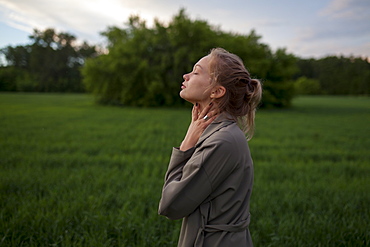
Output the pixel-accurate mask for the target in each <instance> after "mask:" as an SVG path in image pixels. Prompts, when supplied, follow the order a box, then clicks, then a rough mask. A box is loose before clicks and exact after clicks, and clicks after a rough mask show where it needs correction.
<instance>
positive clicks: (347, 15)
mask: <svg viewBox="0 0 370 247" xmlns="http://www.w3.org/2000/svg"><path fill="white" fill-rule="evenodd" d="M369 11H370V1H369V0H332V1H331V2H330V3H329V5H328V6H327V7H326V8H324V9H322V10H321V11H320V13H319V14H320V15H321V16H326V17H328V18H331V19H347V20H352V21H357V20H364V21H369V20H370V14H369Z"/></svg>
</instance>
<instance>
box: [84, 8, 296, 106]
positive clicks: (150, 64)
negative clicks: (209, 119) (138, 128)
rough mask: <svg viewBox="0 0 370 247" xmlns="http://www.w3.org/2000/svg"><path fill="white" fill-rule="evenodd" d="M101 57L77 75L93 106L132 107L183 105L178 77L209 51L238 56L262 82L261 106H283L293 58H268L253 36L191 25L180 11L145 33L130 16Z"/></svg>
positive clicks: (110, 33)
mask: <svg viewBox="0 0 370 247" xmlns="http://www.w3.org/2000/svg"><path fill="white" fill-rule="evenodd" d="M102 35H103V36H105V37H106V38H107V41H108V50H109V52H108V53H107V54H104V55H101V56H99V57H96V58H92V59H88V60H87V62H86V65H85V66H84V68H83V70H82V73H83V76H84V83H85V85H86V88H87V90H88V91H90V92H92V93H93V94H94V95H95V96H96V98H97V101H98V102H101V103H107V104H123V105H136V106H159V105H167V106H174V105H183V104H184V101H183V100H181V99H180V97H179V96H178V93H179V90H180V85H181V82H182V81H183V79H182V75H183V74H184V73H187V72H189V71H190V70H191V69H192V66H193V64H194V63H195V62H196V61H197V60H198V59H200V58H201V57H202V56H204V55H205V54H207V53H208V52H209V51H210V49H211V48H213V47H223V48H225V49H227V50H229V51H231V52H233V53H236V54H238V55H239V56H240V57H241V58H242V59H243V60H244V62H245V63H246V65H247V68H248V69H249V70H250V71H251V73H252V76H253V77H255V78H260V79H263V80H265V83H266V84H267V86H266V88H265V94H264V96H263V97H264V106H275V107H285V106H289V104H290V100H291V98H292V92H293V84H292V82H291V81H292V76H293V75H294V73H295V69H296V64H295V57H294V56H292V55H290V54H287V53H286V52H285V50H278V51H277V52H276V53H272V52H271V50H270V49H269V48H268V46H267V45H265V44H262V43H260V36H257V35H256V34H255V32H254V31H252V32H251V33H250V34H249V35H240V34H234V33H228V32H223V31H221V30H220V29H219V28H217V27H214V26H211V25H209V24H208V23H207V22H206V21H203V20H191V19H190V18H189V17H188V16H187V15H186V13H185V10H184V9H181V10H180V11H179V13H178V14H177V15H175V16H174V17H173V18H172V20H171V21H170V22H169V23H168V25H164V24H162V23H160V22H159V21H158V20H155V24H154V26H153V27H152V28H148V27H147V25H146V23H145V21H143V20H141V19H140V17H139V16H131V17H130V18H129V21H128V23H126V26H125V28H123V29H121V28H118V27H109V28H108V30H107V31H105V32H103V33H102Z"/></svg>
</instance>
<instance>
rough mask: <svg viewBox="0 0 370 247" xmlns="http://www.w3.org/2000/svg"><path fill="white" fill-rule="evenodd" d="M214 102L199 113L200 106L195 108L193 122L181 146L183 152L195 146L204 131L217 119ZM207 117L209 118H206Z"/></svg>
mask: <svg viewBox="0 0 370 247" xmlns="http://www.w3.org/2000/svg"><path fill="white" fill-rule="evenodd" d="M212 106H213V104H212V102H211V103H210V104H209V105H208V106H206V107H205V108H204V109H203V110H202V112H199V110H200V109H199V104H196V105H194V106H193V110H192V120H191V123H190V125H189V128H188V131H187V133H186V136H185V138H184V140H183V141H182V143H181V145H180V150H181V151H186V150H188V149H190V148H192V147H194V146H195V144H196V143H197V142H198V140H199V138H200V136H201V135H202V133H203V131H204V130H205V129H206V128H207V127H208V125H210V124H211V123H212V122H213V120H215V119H216V117H217V111H216V110H212ZM206 116H207V117H206Z"/></svg>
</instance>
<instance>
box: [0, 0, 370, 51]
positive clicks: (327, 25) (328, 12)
mask: <svg viewBox="0 0 370 247" xmlns="http://www.w3.org/2000/svg"><path fill="white" fill-rule="evenodd" d="M181 8H184V9H185V10H186V13H187V14H188V16H190V17H191V18H192V19H202V20H206V21H207V22H208V23H209V24H211V25H214V26H218V27H220V28H221V30H223V31H233V32H237V33H240V34H246V35H247V34H249V33H250V31H251V30H255V32H256V34H257V35H259V36H261V40H260V41H261V42H262V43H264V44H267V45H268V46H269V47H270V48H271V49H272V50H273V51H275V50H276V49H279V48H285V49H286V50H287V52H289V53H292V54H294V55H296V56H298V57H302V58H310V57H314V58H321V57H325V56H329V55H338V56H339V55H343V56H356V57H359V56H361V57H368V58H369V57H370V0H310V1H307V0H227V1H225V0H187V1H183V0H0V48H4V47H6V46H9V45H10V46H16V45H25V44H29V43H30V39H29V38H28V36H29V35H31V34H32V33H33V29H34V28H37V29H39V30H44V29H46V28H54V29H55V30H56V31H58V32H68V33H70V34H73V35H75V36H76V37H77V38H78V39H80V40H84V41H87V42H88V43H89V44H97V45H104V41H105V40H104V37H103V36H101V35H100V32H103V31H106V30H107V28H108V27H109V26H116V27H120V28H124V27H125V26H124V23H126V22H127V21H128V18H129V16H130V15H132V14H136V15H139V16H140V17H141V18H143V19H145V20H146V21H147V24H148V25H149V26H150V25H151V24H152V23H153V20H154V18H157V19H159V20H160V21H161V22H163V23H168V22H169V21H170V20H171V18H172V17H173V16H174V15H176V14H177V13H178V12H179V10H180V9H181Z"/></svg>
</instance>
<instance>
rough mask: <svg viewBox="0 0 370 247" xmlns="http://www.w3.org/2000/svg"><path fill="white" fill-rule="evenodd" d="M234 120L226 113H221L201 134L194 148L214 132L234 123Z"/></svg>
mask: <svg viewBox="0 0 370 247" xmlns="http://www.w3.org/2000/svg"><path fill="white" fill-rule="evenodd" d="M235 122H236V121H235V119H234V118H233V117H232V116H231V115H230V114H228V113H226V112H223V113H221V114H220V115H219V116H218V117H217V118H216V119H215V120H214V121H213V122H212V123H211V124H210V125H209V126H208V127H207V128H206V129H205V130H204V132H203V134H202V135H201V136H200V138H199V140H198V142H197V144H196V147H198V146H199V145H201V144H202V142H204V140H205V139H207V138H208V137H209V136H210V135H212V134H213V133H214V132H216V131H219V130H220V129H222V128H224V127H226V126H228V125H230V124H233V123H235Z"/></svg>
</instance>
